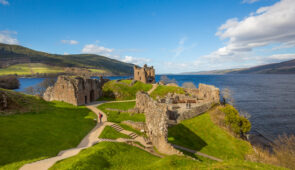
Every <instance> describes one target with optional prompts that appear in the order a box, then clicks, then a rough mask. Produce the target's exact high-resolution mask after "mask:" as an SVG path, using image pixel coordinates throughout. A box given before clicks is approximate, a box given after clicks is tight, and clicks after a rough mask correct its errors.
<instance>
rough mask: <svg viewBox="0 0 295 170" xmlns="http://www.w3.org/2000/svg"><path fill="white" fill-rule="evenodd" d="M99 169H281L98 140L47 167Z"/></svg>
mask: <svg viewBox="0 0 295 170" xmlns="http://www.w3.org/2000/svg"><path fill="white" fill-rule="evenodd" d="M66 169H81V170H88V169H93V170H96V169H97V170H98V169H122V170H125V169H126V170H127V169H143V170H145V169H146V170H148V169H159V170H162V169H163V170H167V169H168V170H170V169H171V170H172V169H173V170H174V169H179V170H184V169H206V170H207V169H212V170H213V169H231V170H237V169H249V170H250V169H268V170H274V169H283V168H279V167H275V166H271V165H266V164H261V163H254V162H248V161H243V160H234V161H233V160H229V161H223V162H211V161H197V160H193V159H191V158H189V157H184V156H176V155H172V156H165V157H163V158H159V157H156V156H154V155H151V154H149V153H148V152H146V151H144V150H141V149H139V148H136V147H134V146H130V145H127V144H124V143H108V142H101V143H99V144H96V145H94V146H93V147H90V148H88V149H85V150H83V151H81V152H80V153H79V154H78V155H76V156H74V157H71V158H68V159H65V160H62V161H60V162H58V163H56V164H55V165H54V166H53V167H51V168H50V170H66Z"/></svg>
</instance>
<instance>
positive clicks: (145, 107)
mask: <svg viewBox="0 0 295 170" xmlns="http://www.w3.org/2000/svg"><path fill="white" fill-rule="evenodd" d="M136 107H137V108H138V109H139V110H140V111H141V112H144V113H145V119H146V127H147V133H148V137H149V138H150V140H151V142H152V143H153V145H154V146H155V147H156V148H157V149H158V150H159V152H161V153H165V154H168V155H172V154H181V152H179V151H178V150H176V149H174V148H173V147H172V146H171V145H170V144H169V143H168V142H167V137H168V109H167V106H166V105H165V104H162V103H157V102H156V101H154V100H153V99H152V98H150V97H149V95H148V94H146V93H142V92H138V93H137V94H136Z"/></svg>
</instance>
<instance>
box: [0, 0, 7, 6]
mask: <svg viewBox="0 0 295 170" xmlns="http://www.w3.org/2000/svg"><path fill="white" fill-rule="evenodd" d="M0 4H2V5H9V2H8V1H6V0H0Z"/></svg>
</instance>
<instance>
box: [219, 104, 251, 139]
mask: <svg viewBox="0 0 295 170" xmlns="http://www.w3.org/2000/svg"><path fill="white" fill-rule="evenodd" d="M221 111H222V112H223V113H225V123H226V125H228V126H230V128H231V130H232V131H233V132H234V133H235V134H237V135H239V136H244V134H245V133H247V132H249V131H250V129H251V123H250V121H249V120H248V119H247V118H245V117H243V116H240V114H239V112H238V111H237V110H236V109H235V108H234V107H233V106H231V105H226V106H225V107H223V108H221Z"/></svg>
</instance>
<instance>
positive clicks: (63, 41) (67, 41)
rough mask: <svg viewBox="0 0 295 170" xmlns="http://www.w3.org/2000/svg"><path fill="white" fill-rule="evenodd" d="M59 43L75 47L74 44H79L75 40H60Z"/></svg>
mask: <svg viewBox="0 0 295 170" xmlns="http://www.w3.org/2000/svg"><path fill="white" fill-rule="evenodd" d="M61 42H62V43H64V44H70V45H76V44H78V43H79V42H78V41H76V40H61Z"/></svg>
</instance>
